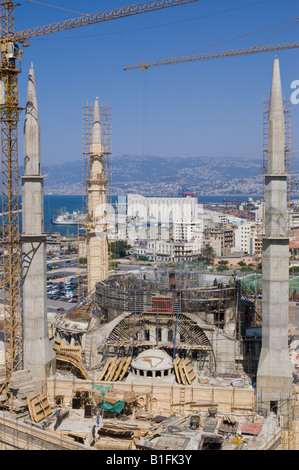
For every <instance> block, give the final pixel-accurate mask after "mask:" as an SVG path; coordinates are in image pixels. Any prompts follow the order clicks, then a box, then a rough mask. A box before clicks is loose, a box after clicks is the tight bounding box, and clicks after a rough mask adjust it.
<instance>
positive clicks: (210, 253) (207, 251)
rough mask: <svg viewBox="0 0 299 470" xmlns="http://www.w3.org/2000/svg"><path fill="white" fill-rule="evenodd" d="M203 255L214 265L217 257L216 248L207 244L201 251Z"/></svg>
mask: <svg viewBox="0 0 299 470" xmlns="http://www.w3.org/2000/svg"><path fill="white" fill-rule="evenodd" d="M201 255H202V257H203V258H204V259H206V260H207V261H208V262H209V263H211V264H213V263H214V258H215V257H216V252H215V250H214V248H213V247H212V246H211V245H209V244H207V245H205V246H204V247H203V248H202V250H201Z"/></svg>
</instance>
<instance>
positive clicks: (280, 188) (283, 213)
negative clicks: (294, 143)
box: [257, 58, 293, 409]
mask: <svg viewBox="0 0 299 470" xmlns="http://www.w3.org/2000/svg"><path fill="white" fill-rule="evenodd" d="M284 152H285V118H284V107H283V100H282V92H281V81H280V70H279V61H278V59H277V58H275V59H274V63H273V73H272V83H271V95H270V104H269V116H268V168H267V173H266V175H265V236H264V239H263V274H262V278H263V321H262V349H261V354H260V359H259V365H258V371H257V395H258V400H259V402H260V406H261V407H262V408H263V407H265V408H270V409H271V407H272V408H274V407H275V408H279V406H280V405H282V402H286V398H289V397H290V396H291V393H292V382H293V380H292V368H291V362H290V357H289V351H288V326H289V324H288V321H289V238H288V217H287V213H288V208H287V176H288V175H287V174H286V168H285V154H284Z"/></svg>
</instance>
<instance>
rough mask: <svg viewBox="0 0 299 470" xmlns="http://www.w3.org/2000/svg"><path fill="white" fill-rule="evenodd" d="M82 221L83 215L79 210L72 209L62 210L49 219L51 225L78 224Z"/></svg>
mask: <svg viewBox="0 0 299 470" xmlns="http://www.w3.org/2000/svg"><path fill="white" fill-rule="evenodd" d="M83 221H84V215H83V214H82V213H80V212H77V211H73V213H70V212H63V213H61V214H59V215H57V217H54V218H52V219H51V224H53V225H78V224H79V225H80V224H82V222H83Z"/></svg>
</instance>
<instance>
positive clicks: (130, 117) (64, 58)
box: [15, 0, 299, 166]
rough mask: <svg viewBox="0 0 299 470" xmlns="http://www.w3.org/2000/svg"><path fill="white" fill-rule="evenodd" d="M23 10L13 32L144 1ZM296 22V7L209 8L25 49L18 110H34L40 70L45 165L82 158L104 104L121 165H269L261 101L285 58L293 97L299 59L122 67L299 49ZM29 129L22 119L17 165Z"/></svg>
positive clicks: (52, 38)
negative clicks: (33, 86) (91, 112)
mask: <svg viewBox="0 0 299 470" xmlns="http://www.w3.org/2000/svg"><path fill="white" fill-rule="evenodd" d="M19 3H20V4H21V6H19V7H17V8H16V12H15V23H16V31H21V30H26V29H29V28H32V27H35V26H41V25H44V24H49V23H53V22H56V21H61V20H64V19H68V18H76V17H78V16H80V14H88V13H95V12H99V11H105V10H110V9H114V8H117V7H124V6H128V5H130V4H133V3H138V2H137V1H130V0H85V1H82V0H44V2H39V3H38V2H37V3H33V2H30V1H25V0H22V1H20V2H19ZM40 3H47V4H50V5H52V7H51V6H46V5H41V4H40ZM140 3H142V2H140ZM53 6H56V7H59V9H58V8H53ZM64 9H65V10H64ZM67 10H68V11H67ZM77 12H78V13H77ZM298 13H299V8H298V2H297V1H296V0H238V1H236V0H200V1H198V2H195V3H192V4H187V5H183V6H178V7H173V8H168V9H165V10H160V11H156V12H151V13H145V14H140V15H136V16H135V17H131V18H123V19H117V20H113V21H106V22H104V23H100V24H97V25H92V26H84V27H80V28H75V29H73V30H70V31H65V32H59V33H53V34H50V35H46V36H41V37H40V38H35V39H32V40H31V41H30V47H27V48H24V53H23V59H22V73H21V74H20V77H19V102H20V106H25V103H26V93H27V80H28V72H29V68H30V64H31V62H33V65H34V69H35V75H36V82H37V93H38V106H39V114H40V125H41V139H42V164H43V165H44V166H49V165H52V164H58V163H60V162H72V161H75V160H80V159H81V158H82V104H83V103H85V102H86V101H87V100H88V101H93V100H94V99H95V97H96V96H98V97H99V99H100V101H103V102H106V103H107V104H108V105H109V107H111V112H112V142H113V143H112V147H113V155H117V156H118V155H122V154H134V155H141V156H142V155H155V156H169V157H175V156H186V157H191V156H192V157H193V156H201V155H208V156H211V157H212V156H222V155H229V156H233V157H240V158H261V159H262V148H263V98H264V97H265V98H268V97H269V92H270V84H271V74H272V64H273V58H274V57H275V55H277V56H278V58H279V61H280V68H281V78H282V86H283V94H284V96H285V97H286V99H287V100H289V99H290V97H291V93H292V92H293V91H294V90H293V89H292V88H291V83H292V82H293V81H294V80H299V60H298V56H299V50H298V49H290V50H286V51H281V52H277V53H276V52H269V53H263V54H251V55H246V56H245V55H243V56H238V57H232V58H221V59H215V60H206V61H200V62H188V63H183V64H176V65H167V66H166V65H164V66H160V67H153V68H150V69H148V70H147V71H141V70H136V71H123V67H124V66H125V65H128V64H135V63H139V62H142V61H152V60H156V59H164V58H167V57H176V56H179V55H192V54H204V53H207V52H214V51H223V50H230V49H240V48H245V47H252V46H256V45H264V44H278V43H284V42H293V41H297V40H298V28H299V25H296V24H295V18H296V16H297V15H298ZM288 20H292V21H288ZM272 26H273V27H272ZM213 44H216V45H215V46H213V47H209V46H211V45H213ZM298 96H299V95H298ZM291 115H292V150H293V154H292V155H293V159H295V158H299V137H298V135H299V132H298V127H299V104H292V106H291ZM23 122H24V111H23V112H22V113H21V116H20V131H19V149H20V151H19V154H20V157H22V155H23ZM21 161H22V158H21Z"/></svg>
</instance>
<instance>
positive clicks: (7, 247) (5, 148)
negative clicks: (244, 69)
mask: <svg viewBox="0 0 299 470" xmlns="http://www.w3.org/2000/svg"><path fill="white" fill-rule="evenodd" d="M197 1H199V0H155V1H150V2H145V3H142V4H136V5H130V6H127V7H124V8H118V9H114V10H109V11H104V12H100V13H95V14H91V15H84V16H81V17H78V18H73V19H69V20H66V21H61V22H58V23H52V24H49V25H45V26H40V27H35V28H32V29H28V30H26V31H19V32H15V7H16V6H18V5H17V4H15V3H14V1H13V0H0V27H1V34H0V52H1V61H0V87H1V89H0V92H1V93H0V95H1V96H0V121H1V156H2V213H3V216H2V250H3V285H4V342H5V366H6V377H5V381H4V383H3V385H2V386H0V394H1V392H2V390H3V389H5V390H6V393H7V390H8V387H7V385H8V383H9V380H10V376H11V374H12V373H13V372H14V371H16V370H19V369H21V368H22V321H21V305H20V292H21V282H22V275H21V262H20V256H21V253H20V233H19V216H18V214H19V190H18V186H19V177H18V136H17V126H18V121H19V112H20V109H21V108H20V107H19V102H18V76H19V73H20V63H21V58H22V52H23V51H22V50H21V49H20V46H19V45H23V46H28V45H29V40H30V39H31V38H35V37H38V36H42V35H45V34H50V33H54V32H59V31H65V30H68V29H72V28H77V27H81V26H86V25H90V24H95V23H101V22H104V21H110V20H114V19H118V18H124V17H128V16H134V15H138V14H141V13H146V12H151V11H155V10H160V9H165V8H170V7H174V6H179V5H184V4H187V3H193V2H197Z"/></svg>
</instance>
